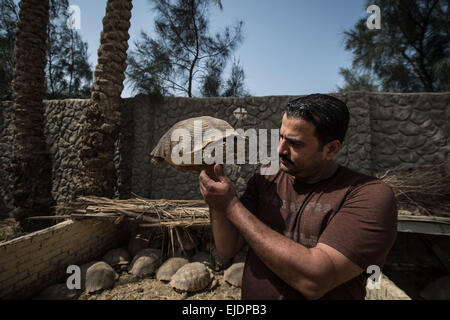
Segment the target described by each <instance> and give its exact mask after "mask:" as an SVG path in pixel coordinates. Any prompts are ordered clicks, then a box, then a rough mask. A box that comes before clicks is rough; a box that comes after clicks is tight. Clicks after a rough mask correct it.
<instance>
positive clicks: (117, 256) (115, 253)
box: [102, 248, 131, 272]
mask: <svg viewBox="0 0 450 320" xmlns="http://www.w3.org/2000/svg"><path fill="white" fill-rule="evenodd" d="M102 261H105V262H106V263H107V264H109V265H110V266H111V267H113V269H114V270H115V271H116V272H121V271H126V270H127V269H128V265H129V264H130V261H131V258H130V254H129V253H128V251H127V250H126V249H125V248H116V249H112V250H110V251H108V252H107V253H106V254H105V255H104V256H103V258H102Z"/></svg>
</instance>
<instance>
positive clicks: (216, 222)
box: [210, 208, 244, 258]
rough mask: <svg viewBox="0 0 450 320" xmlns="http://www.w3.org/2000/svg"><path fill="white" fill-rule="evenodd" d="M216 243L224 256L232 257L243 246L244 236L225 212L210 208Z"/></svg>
mask: <svg viewBox="0 0 450 320" xmlns="http://www.w3.org/2000/svg"><path fill="white" fill-rule="evenodd" d="M210 215H211V225H212V231H213V237H214V243H215V244H216V248H217V250H218V252H219V254H220V255H221V256H222V257H223V258H232V257H233V256H234V255H235V254H236V253H237V252H238V251H239V250H240V249H241V248H242V246H243V243H244V242H243V240H242V237H241V236H240V234H239V231H238V230H237V229H236V227H235V226H234V225H233V224H232V223H231V222H230V221H229V220H228V219H227V217H226V216H225V214H224V213H220V212H216V211H215V210H214V209H212V208H211V209H210Z"/></svg>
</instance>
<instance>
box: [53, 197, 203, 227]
mask: <svg viewBox="0 0 450 320" xmlns="http://www.w3.org/2000/svg"><path fill="white" fill-rule="evenodd" d="M56 214H57V215H62V216H64V215H67V216H70V217H71V218H73V219H82V218H94V219H107V220H108V219H109V220H114V221H115V222H116V223H119V222H120V221H122V220H123V219H124V218H128V219H130V218H131V219H135V220H138V221H142V222H145V223H144V224H141V226H144V227H152V226H165V227H170V228H173V227H190V226H205V225H209V223H210V220H209V208H208V206H207V205H206V203H205V202H204V201H201V200H165V199H163V200H147V199H143V198H140V197H138V198H136V199H126V200H117V199H108V198H102V197H92V196H90V197H79V198H77V200H76V201H73V202H68V203H64V204H61V205H58V206H57V207H56Z"/></svg>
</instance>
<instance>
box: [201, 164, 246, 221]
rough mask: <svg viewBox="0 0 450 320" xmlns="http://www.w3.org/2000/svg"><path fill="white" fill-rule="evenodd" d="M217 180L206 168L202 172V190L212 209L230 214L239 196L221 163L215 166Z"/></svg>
mask: <svg viewBox="0 0 450 320" xmlns="http://www.w3.org/2000/svg"><path fill="white" fill-rule="evenodd" d="M214 174H215V176H216V180H217V181H214V180H213V179H211V178H210V177H209V176H208V174H207V173H206V171H205V170H203V171H202V172H200V177H199V181H200V192H201V193H202V196H203V198H204V199H205V201H206V203H207V204H208V205H209V207H210V208H211V209H212V210H215V211H218V212H221V213H224V214H226V215H227V214H228V213H229V211H230V209H231V208H232V207H233V205H234V204H236V202H238V201H239V200H238V197H237V195H236V191H235V189H234V187H233V183H232V182H231V180H230V179H229V178H228V177H227V176H226V175H225V173H224V172H223V167H222V165H220V164H216V165H215V166H214Z"/></svg>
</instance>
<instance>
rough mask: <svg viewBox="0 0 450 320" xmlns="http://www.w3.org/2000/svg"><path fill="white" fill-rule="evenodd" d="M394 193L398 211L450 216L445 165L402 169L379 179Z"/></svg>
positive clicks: (429, 164)
mask: <svg viewBox="0 0 450 320" xmlns="http://www.w3.org/2000/svg"><path fill="white" fill-rule="evenodd" d="M379 178H380V179H381V180H383V181H384V182H386V183H387V184H388V185H389V186H390V187H391V188H392V190H393V191H394V194H395V196H396V199H397V206H398V209H399V210H406V211H408V212H409V214H411V213H412V214H417V215H427V216H450V175H449V174H448V171H447V170H446V164H445V162H442V161H439V162H431V163H425V164H420V165H415V166H412V165H402V166H399V167H397V168H396V169H394V170H392V171H391V170H388V171H386V172H385V173H384V174H383V175H381V176H379Z"/></svg>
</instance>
